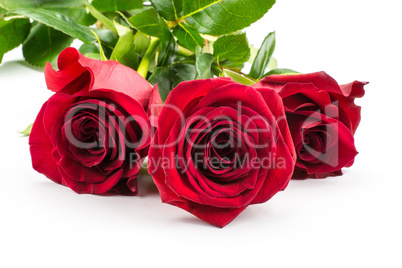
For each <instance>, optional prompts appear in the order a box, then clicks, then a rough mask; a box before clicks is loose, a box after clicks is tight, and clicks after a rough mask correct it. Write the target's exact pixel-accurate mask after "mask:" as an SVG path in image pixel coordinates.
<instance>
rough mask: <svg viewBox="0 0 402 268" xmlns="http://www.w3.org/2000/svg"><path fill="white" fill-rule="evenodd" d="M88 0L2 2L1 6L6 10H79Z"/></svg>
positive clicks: (6, 0)
mask: <svg viewBox="0 0 402 268" xmlns="http://www.w3.org/2000/svg"><path fill="white" fill-rule="evenodd" d="M84 3H88V1H87V0H63V1H60V0H1V2H0V6H2V7H3V8H5V9H16V8H38V7H41V8H70V9H71V8H77V7H83V5H84Z"/></svg>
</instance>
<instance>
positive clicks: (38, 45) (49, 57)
mask: <svg viewBox="0 0 402 268" xmlns="http://www.w3.org/2000/svg"><path fill="white" fill-rule="evenodd" d="M73 40H74V38H72V37H71V36H68V35H66V34H64V33H62V32H60V31H57V30H55V29H53V28H51V27H48V26H46V25H43V24H40V23H36V25H35V26H33V27H32V29H31V32H30V33H29V35H28V37H27V39H26V40H25V42H24V44H23V46H22V52H23V54H24V58H25V60H26V61H27V62H29V63H30V64H32V65H34V66H40V67H44V66H45V65H46V62H50V63H54V62H55V61H56V59H57V56H58V55H59V54H60V52H61V51H62V50H63V49H65V48H66V47H69V46H70V45H71V43H72V42H73Z"/></svg>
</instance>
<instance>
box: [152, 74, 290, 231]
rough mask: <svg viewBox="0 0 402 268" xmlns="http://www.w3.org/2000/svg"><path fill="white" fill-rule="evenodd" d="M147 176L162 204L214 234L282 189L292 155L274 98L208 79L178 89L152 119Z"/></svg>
mask: <svg viewBox="0 0 402 268" xmlns="http://www.w3.org/2000/svg"><path fill="white" fill-rule="evenodd" d="M158 123H159V128H158V130H157V131H156V133H155V136H154V138H153V141H152V143H151V147H150V151H149V156H148V157H149V159H148V161H149V163H148V171H149V172H150V174H151V175H152V177H153V179H154V181H155V184H156V186H157V187H158V189H159V193H160V195H161V199H162V201H163V202H165V203H169V204H171V205H175V206H178V207H180V208H182V209H184V210H186V211H188V212H190V213H192V214H194V215H195V216H197V217H199V218H200V219H202V220H204V221H206V222H209V223H211V224H213V225H215V226H219V227H223V226H225V225H227V224H228V223H229V222H231V221H232V220H233V219H234V218H235V217H236V216H237V215H238V214H239V213H241V212H242V211H243V210H244V209H245V208H246V207H247V206H248V205H251V204H257V203H263V202H266V201H267V200H269V199H270V198H271V197H272V196H273V195H275V194H276V193H277V192H278V191H280V190H282V189H284V188H285V187H286V186H287V184H288V182H289V180H290V177H291V175H292V173H293V168H294V161H295V157H296V156H295V152H294V147H293V143H292V139H291V135H290V132H289V129H288V126H287V122H286V119H285V115H284V109H283V105H282V101H281V99H280V97H279V96H278V94H277V93H276V92H275V91H273V90H270V89H266V88H252V87H249V86H245V85H240V84H238V83H235V82H232V81H230V80H229V79H223V78H216V79H208V80H195V81H189V82H183V83H181V84H179V85H178V86H177V87H176V88H175V89H173V91H172V92H170V94H169V96H168V98H167V100H166V102H165V106H164V107H163V109H162V111H161V113H160V116H159V122H158Z"/></svg>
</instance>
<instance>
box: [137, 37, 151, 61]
mask: <svg viewBox="0 0 402 268" xmlns="http://www.w3.org/2000/svg"><path fill="white" fill-rule="evenodd" d="M150 43H151V40H149V38H148V36H146V35H145V34H143V33H142V32H137V33H136V34H135V36H134V50H135V52H136V53H137V54H138V55H139V56H140V57H143V56H144V54H145V52H146V51H147V48H148V46H149V44H150Z"/></svg>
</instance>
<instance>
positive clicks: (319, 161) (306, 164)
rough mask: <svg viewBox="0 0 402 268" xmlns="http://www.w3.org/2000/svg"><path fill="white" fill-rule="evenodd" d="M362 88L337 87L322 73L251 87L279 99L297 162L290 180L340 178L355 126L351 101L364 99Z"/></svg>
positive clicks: (349, 160)
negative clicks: (271, 92) (269, 92)
mask: <svg viewBox="0 0 402 268" xmlns="http://www.w3.org/2000/svg"><path fill="white" fill-rule="evenodd" d="M366 84H367V83H362V82H358V81H355V82H353V83H350V84H347V85H343V86H339V85H338V83H337V82H336V81H335V80H334V79H333V78H332V77H330V76H329V75H327V74H326V73H324V72H319V73H312V74H302V75H271V76H268V77H265V78H264V79H262V80H261V82H259V83H257V84H255V86H256V87H265V88H270V89H274V90H276V91H277V92H278V93H279V96H281V97H282V99H283V104H284V106H285V111H286V117H287V120H288V123H289V128H290V131H291V133H292V137H293V142H294V145H295V148H296V152H297V156H298V158H297V161H296V167H295V172H294V175H293V178H295V179H304V178H308V177H311V178H325V177H327V176H335V175H342V171H341V168H343V167H349V166H351V165H352V164H353V161H354V158H355V156H356V154H357V151H356V148H355V145H354V138H353V134H354V133H355V131H356V129H357V126H358V125H359V123H360V107H359V106H356V105H355V104H354V99H355V98H358V97H362V96H363V95H364V89H363V87H364V85H366Z"/></svg>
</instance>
